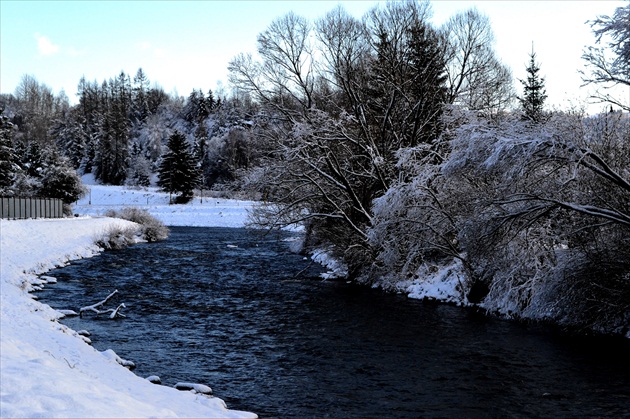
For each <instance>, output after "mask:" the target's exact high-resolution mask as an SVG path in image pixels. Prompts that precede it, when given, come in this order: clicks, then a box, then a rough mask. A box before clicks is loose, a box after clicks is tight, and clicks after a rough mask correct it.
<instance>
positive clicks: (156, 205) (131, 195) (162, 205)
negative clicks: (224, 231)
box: [74, 175, 253, 227]
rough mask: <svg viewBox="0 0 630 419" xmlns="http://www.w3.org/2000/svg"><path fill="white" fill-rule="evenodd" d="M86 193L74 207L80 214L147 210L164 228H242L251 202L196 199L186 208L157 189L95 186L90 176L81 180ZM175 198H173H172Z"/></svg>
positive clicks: (95, 214)
mask: <svg viewBox="0 0 630 419" xmlns="http://www.w3.org/2000/svg"><path fill="white" fill-rule="evenodd" d="M83 182H84V183H85V184H86V188H87V189H88V191H89V192H88V193H87V194H86V195H85V196H84V197H83V198H82V199H80V200H79V201H78V202H77V204H76V205H74V212H75V213H76V214H80V215H91V216H102V215H104V214H106V213H107V211H108V210H112V209H113V210H116V209H120V208H123V207H126V206H136V207H140V208H144V209H146V210H147V211H148V212H149V213H150V214H152V215H153V216H155V217H156V218H158V219H159V220H160V221H162V222H163V223H164V224H166V225H167V226H190V227H243V226H244V225H245V223H246V221H247V210H248V209H249V208H251V206H252V204H253V202H251V201H237V200H234V199H216V198H209V197H204V198H199V197H195V198H194V199H193V201H192V202H190V203H188V204H186V205H169V194H168V193H165V192H159V191H158V189H157V188H155V187H150V188H142V189H133V188H129V187H126V186H103V185H96V184H94V181H93V179H92V178H91V176H90V175H86V176H84V177H83ZM173 198H174V197H173Z"/></svg>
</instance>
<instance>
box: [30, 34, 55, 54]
mask: <svg viewBox="0 0 630 419" xmlns="http://www.w3.org/2000/svg"><path fill="white" fill-rule="evenodd" d="M35 39H36V40H37V50H38V51H39V53H40V54H41V55H44V56H49V55H54V54H56V53H58V52H59V45H55V44H53V42H52V41H51V40H50V39H48V38H47V37H45V36H44V35H41V34H39V33H35Z"/></svg>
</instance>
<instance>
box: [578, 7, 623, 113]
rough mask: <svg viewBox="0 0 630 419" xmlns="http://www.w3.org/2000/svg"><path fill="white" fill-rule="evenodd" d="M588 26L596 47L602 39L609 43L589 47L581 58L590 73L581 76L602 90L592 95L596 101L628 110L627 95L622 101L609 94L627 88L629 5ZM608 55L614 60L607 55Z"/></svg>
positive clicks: (601, 17) (618, 97) (620, 98)
mask: <svg viewBox="0 0 630 419" xmlns="http://www.w3.org/2000/svg"><path fill="white" fill-rule="evenodd" d="M590 23H591V26H592V27H593V28H594V33H595V36H596V41H597V43H598V44H600V43H602V40H603V39H606V38H608V39H609V40H608V44H607V48H602V47H589V48H587V49H586V51H585V52H584V54H583V55H582V58H583V59H584V60H585V61H586V64H587V67H588V69H589V70H590V73H586V72H584V73H582V74H583V80H584V83H586V84H597V85H599V86H600V87H602V88H603V90H600V91H598V92H597V94H596V95H595V96H594V98H595V99H597V100H598V101H601V102H606V103H610V104H613V105H616V106H619V107H621V108H622V109H624V110H626V111H630V102H629V101H627V100H626V99H627V98H628V96H626V99H623V95H619V96H616V95H614V94H611V93H610V91H609V89H610V88H611V87H614V86H625V87H627V88H628V89H630V3H629V4H627V5H626V6H624V7H618V8H617V9H616V10H615V13H614V14H613V15H612V16H600V17H598V18H597V19H595V20H594V21H592V22H590ZM607 52H611V53H612V54H613V57H609V56H607V55H606V54H607Z"/></svg>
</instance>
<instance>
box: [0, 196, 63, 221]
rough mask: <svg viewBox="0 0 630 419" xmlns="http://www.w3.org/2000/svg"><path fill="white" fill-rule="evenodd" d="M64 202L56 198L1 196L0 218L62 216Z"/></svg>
mask: <svg viewBox="0 0 630 419" xmlns="http://www.w3.org/2000/svg"><path fill="white" fill-rule="evenodd" d="M61 217H63V202H62V201H61V199H54V198H14V197H10V198H7V197H0V218H7V219H14V220H15V219H23V218H61Z"/></svg>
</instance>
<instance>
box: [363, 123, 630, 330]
mask: <svg viewBox="0 0 630 419" xmlns="http://www.w3.org/2000/svg"><path fill="white" fill-rule="evenodd" d="M454 116H456V117H457V118H456V119H457V124H456V125H455V127H456V128H454V129H452V130H451V131H450V132H449V133H447V134H448V136H445V137H444V138H443V142H444V144H443V146H442V147H441V148H440V147H438V148H435V147H433V148H430V147H428V146H422V147H414V148H410V149H407V150H401V152H399V166H400V169H401V173H403V174H404V177H401V178H400V179H399V181H398V182H396V183H395V184H394V185H393V186H392V187H391V188H390V189H389V190H388V191H387V193H386V194H385V195H384V196H383V197H381V198H379V199H377V200H375V202H374V222H373V224H372V227H371V229H370V242H371V244H372V246H373V247H374V248H375V249H376V262H375V264H374V266H373V269H372V271H371V273H372V280H375V281H377V282H378V283H379V284H380V285H383V286H388V283H394V284H393V286H394V288H398V289H400V286H398V287H396V284H395V281H413V283H414V284H416V285H421V281H422V280H423V278H422V276H423V275H424V276H426V273H424V271H426V267H427V266H435V269H438V270H439V269H441V267H444V266H448V265H449V263H452V262H453V261H454V260H459V261H460V262H461V263H462V266H463V267H464V269H463V270H462V272H464V273H465V276H466V278H464V279H463V280H462V281H461V284H460V288H461V290H462V291H464V292H467V298H468V301H469V302H470V303H480V304H481V305H482V306H483V307H484V308H486V309H488V310H491V311H495V312H499V313H502V314H504V315H506V316H514V317H527V318H535V319H550V320H552V321H554V322H557V323H560V324H566V325H571V326H574V327H579V328H583V329H585V330H600V331H606V332H619V333H625V332H624V328H627V327H628V319H629V318H630V118H628V116H627V115H624V114H619V113H617V114H615V113H611V114H606V115H601V116H597V117H584V116H583V115H581V114H579V113H566V114H555V115H553V116H552V117H551V119H550V120H549V121H547V122H546V123H545V124H532V123H530V122H524V121H521V120H519V119H518V118H516V117H512V116H509V115H508V116H506V117H503V118H499V119H494V120H492V121H490V120H486V119H484V118H482V117H478V116H477V115H475V114H473V113H459V115H454ZM436 150H439V153H438V152H437V151H436ZM432 153H437V154H439V158H433V159H432V158H431V157H430V156H431V154H432ZM375 274H376V275H375ZM389 285H392V284H389Z"/></svg>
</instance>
